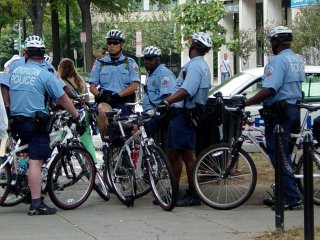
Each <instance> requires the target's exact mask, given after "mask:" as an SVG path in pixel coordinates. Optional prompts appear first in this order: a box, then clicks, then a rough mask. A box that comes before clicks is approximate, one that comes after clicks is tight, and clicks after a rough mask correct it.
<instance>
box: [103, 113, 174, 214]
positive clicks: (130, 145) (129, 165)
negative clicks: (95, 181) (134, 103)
mask: <svg viewBox="0 0 320 240" xmlns="http://www.w3.org/2000/svg"><path fill="white" fill-rule="evenodd" d="M106 114H107V117H108V119H109V120H110V124H109V126H108V128H107V131H109V133H108V134H107V137H109V139H108V143H109V144H110V146H109V147H108V150H109V152H108V154H107V157H106V163H105V164H106V171H107V172H106V175H107V176H108V178H109V180H110V183H111V187H112V190H113V192H114V193H115V194H116V196H117V197H118V199H119V200H120V201H121V202H122V203H123V204H125V205H126V206H127V207H130V206H133V205H134V200H135V198H137V197H139V196H141V195H144V194H146V193H147V192H148V191H150V190H149V189H150V188H151V191H152V193H153V196H154V197H155V199H156V200H157V202H158V204H159V206H160V207H161V208H162V209H164V210H166V211H171V210H172V209H173V208H174V206H175V201H176V197H177V186H176V182H175V178H174V173H173V169H172V167H171V164H170V162H169V160H168V158H167V157H166V155H165V154H164V152H163V151H162V149H161V148H159V147H158V146H156V145H155V144H154V140H153V139H152V138H149V137H148V136H147V133H146V131H145V128H144V121H147V119H146V118H150V117H143V116H142V114H141V113H137V114H136V115H131V116H120V114H121V110H112V111H110V112H107V113H106ZM132 123H134V124H136V125H137V127H138V129H136V130H135V131H134V133H133V134H132V131H133V130H134V129H133V127H132ZM141 183H143V186H144V187H140V188H139V189H138V186H139V184H141Z"/></svg>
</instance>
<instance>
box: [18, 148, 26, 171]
mask: <svg viewBox="0 0 320 240" xmlns="http://www.w3.org/2000/svg"><path fill="white" fill-rule="evenodd" d="M18 166H19V173H21V174H23V175H27V174H28V160H27V154H26V153H20V154H19V163H18Z"/></svg>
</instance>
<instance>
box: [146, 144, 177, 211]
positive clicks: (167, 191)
mask: <svg viewBox="0 0 320 240" xmlns="http://www.w3.org/2000/svg"><path fill="white" fill-rule="evenodd" d="M148 150H149V152H150V154H149V155H145V156H144V157H145V158H146V162H147V164H148V176H149V179H150V185H151V190H152V193H153V196H154V197H155V199H156V200H157V202H158V204H159V206H160V207H161V208H162V209H164V210H166V211H171V210H172V209H173V208H174V206H175V203H176V198H177V192H178V189H177V184H176V180H175V176H174V173H173V169H172V166H171V164H170V162H169V160H168V158H167V157H166V155H165V154H164V152H163V151H162V150H161V148H159V147H157V146H148Z"/></svg>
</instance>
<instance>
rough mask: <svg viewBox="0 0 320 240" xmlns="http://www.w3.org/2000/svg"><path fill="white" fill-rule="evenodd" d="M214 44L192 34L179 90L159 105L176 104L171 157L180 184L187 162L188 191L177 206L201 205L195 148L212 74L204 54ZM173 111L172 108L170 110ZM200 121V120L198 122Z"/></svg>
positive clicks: (203, 37)
mask: <svg viewBox="0 0 320 240" xmlns="http://www.w3.org/2000/svg"><path fill="white" fill-rule="evenodd" d="M211 47H212V42H211V38H210V37H209V36H208V35H207V34H206V33H204V32H197V33H195V34H193V35H192V42H191V46H190V48H189V57H190V61H189V62H188V63H187V64H185V65H184V66H183V67H182V69H181V72H180V74H179V77H178V79H177V84H176V91H175V92H174V93H173V94H172V95H171V96H169V97H167V98H166V99H165V100H164V101H163V102H162V103H160V104H159V107H158V111H161V109H162V106H163V105H165V106H167V107H168V108H169V106H170V107H171V105H173V106H174V107H175V112H176V113H175V114H174V116H173V117H172V118H171V120H170V124H169V132H168V146H169V158H170V161H171V163H172V166H173V170H174V173H175V177H176V181H177V184H178V185H179V181H180V177H181V171H182V161H183V162H184V163H185V166H186V171H187V176H188V183H189V190H188V194H187V196H186V197H185V198H181V199H179V200H178V201H177V203H176V206H178V207H183V206H194V205H200V204H201V201H200V199H199V197H198V196H197V194H196V192H195V189H194V186H193V180H192V172H193V166H194V162H195V147H196V127H197V126H196V124H195V121H194V120H196V118H198V117H199V116H200V115H201V114H202V113H203V111H204V105H205V103H206V101H207V99H208V92H209V89H210V87H211V75H210V69H209V66H208V64H207V63H206V62H205V60H204V55H205V54H206V53H208V52H209V50H210V49H211ZM169 111H170V110H169ZM198 124H199V121H198Z"/></svg>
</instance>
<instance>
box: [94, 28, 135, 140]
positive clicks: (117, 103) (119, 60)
mask: <svg viewBox="0 0 320 240" xmlns="http://www.w3.org/2000/svg"><path fill="white" fill-rule="evenodd" d="M106 39H107V45H108V52H109V54H108V55H107V56H104V57H103V58H102V59H98V60H96V62H95V64H94V65H93V68H92V70H91V75H90V92H91V93H92V94H93V95H94V96H95V100H96V103H97V104H98V127H99V131H100V135H101V139H102V140H104V133H105V129H106V126H107V124H108V119H107V117H106V114H105V112H106V111H108V110H111V109H112V108H118V109H121V110H122V113H123V114H124V115H130V114H131V113H132V108H131V107H128V106H125V104H124V103H125V102H132V101H134V94H135V91H136V90H137V88H138V86H139V83H140V77H139V68H138V65H137V64H136V62H135V61H134V60H133V59H132V58H129V57H125V56H124V55H123V54H122V48H123V45H124V42H125V38H124V35H123V33H122V32H121V31H119V30H116V29H112V30H110V31H109V32H108V33H107V36H106ZM98 86H99V87H100V91H99V90H98V88H97V87H98Z"/></svg>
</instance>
